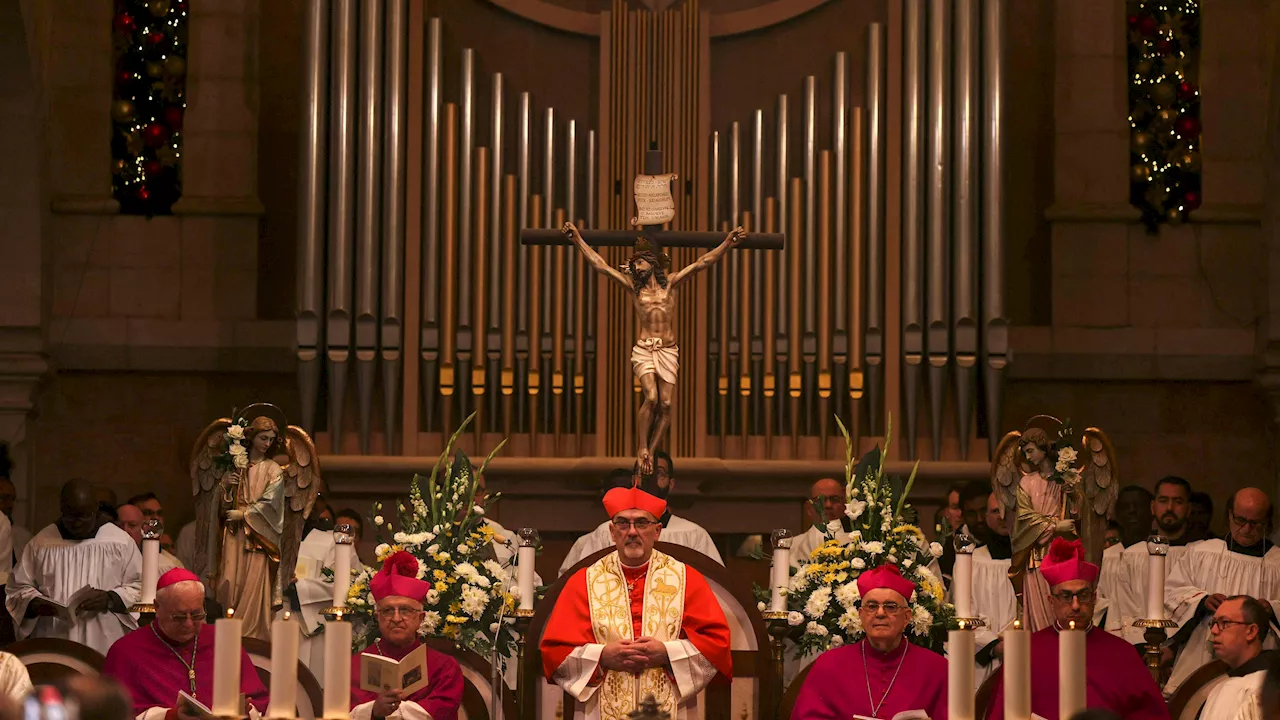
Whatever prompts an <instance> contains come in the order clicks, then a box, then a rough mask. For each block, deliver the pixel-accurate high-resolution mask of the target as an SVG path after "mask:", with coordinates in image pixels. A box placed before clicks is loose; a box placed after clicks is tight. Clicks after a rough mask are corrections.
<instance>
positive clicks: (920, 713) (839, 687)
mask: <svg viewBox="0 0 1280 720" xmlns="http://www.w3.org/2000/svg"><path fill="white" fill-rule="evenodd" d="M915 590H916V586H915V584H914V583H912V582H911V581H910V580H908V579H906V578H904V577H903V576H902V572H901V571H900V570H898V567H897V566H896V565H881V566H879V567H876V568H874V569H871V570H867V571H865V572H863V573H862V574H861V575H859V576H858V594H859V595H860V596H861V597H862V601H861V604H860V605H859V607H858V619H859V620H861V622H862V627H863V630H864V631H865V632H866V637H864V638H862V639H861V640H859V641H858V642H856V643H854V644H852V645H845V646H843V647H839V648H836V649H834V650H828V651H827V652H825V653H823V654H822V655H820V656H818V659H817V660H816V661H815V662H814V663H813V667H812V668H811V669H810V670H809V675H808V677H806V678H805V680H804V685H803V686H801V688H800V695H799V697H797V698H796V705H795V709H793V710H792V711H791V717H792V720H837V718H838V719H839V720H845V719H846V718H849V717H868V718H894V717H897V716H899V715H902V716H903V717H912V718H921V717H928V718H932V720H946V718H947V661H946V660H945V659H944V658H943V657H942V656H941V655H939V654H937V653H935V652H933V651H931V650H928V649H926V648H923V647H920V646H918V645H912V644H911V643H910V642H908V641H907V639H906V636H905V635H904V634H903V633H904V632H905V631H906V629H907V625H908V624H909V623H910V622H911V616H912V612H911V604H910V602H909V601H910V598H911V595H912V593H914V592H915ZM965 662H970V661H969V660H968V658H965ZM864 684H865V687H864Z"/></svg>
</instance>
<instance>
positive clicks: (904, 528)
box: [893, 525, 925, 547]
mask: <svg viewBox="0 0 1280 720" xmlns="http://www.w3.org/2000/svg"><path fill="white" fill-rule="evenodd" d="M893 533H894V534H895V535H898V534H902V535H913V536H915V539H916V544H917V545H920V546H922V547H923V546H924V545H925V540H924V533H923V532H921V531H920V528H918V527H916V526H915V525H899V526H898V527H896V528H894V529H893Z"/></svg>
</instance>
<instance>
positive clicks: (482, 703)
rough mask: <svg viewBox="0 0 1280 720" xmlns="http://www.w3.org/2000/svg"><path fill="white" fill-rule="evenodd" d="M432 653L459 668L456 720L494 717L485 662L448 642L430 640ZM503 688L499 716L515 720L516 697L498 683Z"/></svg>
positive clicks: (488, 666)
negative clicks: (459, 678) (460, 694)
mask: <svg viewBox="0 0 1280 720" xmlns="http://www.w3.org/2000/svg"><path fill="white" fill-rule="evenodd" d="M427 645H429V646H430V647H431V649H432V650H439V651H440V652H442V653H444V654H445V655H448V656H450V657H452V658H453V659H454V660H457V661H458V665H460V666H461V667H462V682H463V685H462V707H461V708H459V709H458V720H489V719H490V718H492V717H494V714H493V712H492V711H491V709H490V707H489V705H490V703H491V702H492V698H493V683H492V682H491V680H490V679H491V678H492V677H493V676H492V674H491V671H492V669H493V666H492V665H491V664H490V663H489V661H488V660H486V659H484V658H482V657H480V656H479V655H478V654H476V653H475V652H472V651H471V650H467V649H465V648H461V647H458V646H457V645H454V644H453V643H451V642H449V641H447V640H441V639H439V638H432V639H430V640H427ZM499 684H500V685H501V686H502V696H501V703H502V716H503V717H504V718H516V717H519V716H518V715H516V698H515V694H514V693H512V692H511V690H510V689H509V688H507V686H506V683H503V682H502V681H501V679H499Z"/></svg>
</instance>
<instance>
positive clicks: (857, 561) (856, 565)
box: [849, 557, 867, 570]
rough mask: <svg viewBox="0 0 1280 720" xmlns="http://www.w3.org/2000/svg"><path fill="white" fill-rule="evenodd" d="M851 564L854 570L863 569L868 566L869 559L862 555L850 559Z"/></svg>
mask: <svg viewBox="0 0 1280 720" xmlns="http://www.w3.org/2000/svg"><path fill="white" fill-rule="evenodd" d="M849 566H850V567H852V568H853V569H854V570H861V569H863V568H865V567H866V566H867V561H866V560H863V559H862V558H860V557H856V558H854V559H852V560H850V561H849Z"/></svg>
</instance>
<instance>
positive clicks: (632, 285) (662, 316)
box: [520, 144, 783, 475]
mask: <svg viewBox="0 0 1280 720" xmlns="http://www.w3.org/2000/svg"><path fill="white" fill-rule="evenodd" d="M675 177H676V176H675V175H674V174H670V173H667V174H664V173H663V172H662V151H661V150H658V149H656V147H654V145H653V144H651V145H650V149H649V150H648V152H646V153H645V159H644V174H643V175H641V176H639V177H638V178H636V182H635V185H634V191H635V201H636V209H637V217H636V218H634V219H633V220H632V225H634V226H635V227H636V228H637V229H638V230H595V231H593V230H585V231H579V230H578V228H576V227H574V226H573V224H572V223H565V224H564V226H563V227H561V228H558V229H542V230H535V229H525V230H521V231H520V241H521V242H522V243H523V244H525V245H565V244H573V245H574V246H575V247H576V248H577V249H578V252H580V253H581V254H582V256H583V257H584V258H585V259H586V261H587V262H588V263H590V264H591V266H592V267H593V268H594V269H595V270H596V272H598V273H600V274H601V275H604V276H605V277H607V278H609V279H611V280H613V281H615V282H616V283H617V284H618V285H620V286H621V287H623V288H624V289H625V290H626V291H627V292H628V293H630V294H631V295H633V303H632V304H633V305H634V307H635V311H636V320H637V325H638V327H639V332H638V334H639V337H637V338H636V342H635V345H634V346H633V347H632V348H631V370H632V372H633V373H634V374H635V376H636V378H637V379H638V380H639V381H640V387H641V389H642V391H643V392H644V400H643V402H642V403H641V405H640V410H639V412H638V414H637V418H636V420H637V422H636V436H637V437H636V465H637V468H638V469H639V471H640V472H641V473H642V474H644V475H649V474H651V473H652V472H653V454H654V452H655V451H656V450H657V449H658V445H659V443H660V441H661V439H662V437H663V434H664V433H665V432H666V431H667V428H668V427H669V426H670V424H671V402H672V400H673V399H674V397H675V383H676V375H677V373H678V372H679V370H680V362H679V358H680V349H679V347H677V345H676V332H675V327H674V320H675V315H676V314H675V290H676V288H677V287H678V286H679V285H680V284H682V283H683V282H684V281H686V280H688V279H689V278H691V277H692V276H693V275H694V274H695V273H697V272H698V271H700V270H705V269H707V268H709V267H711V266H712V265H714V264H716V263H717V262H719V260H720V259H721V258H722V257H724V254H725V253H726V252H728V251H729V250H730V249H731V248H753V249H760V250H780V249H782V242H783V236H782V234H781V233H752V234H750V235H748V234H747V232H746V231H745V230H743V229H742V227H736V228H734V229H733V230H731V231H730V232H729V233H728V235H725V234H723V233H718V232H686V231H676V232H670V231H667V232H664V231H663V230H662V226H663V225H664V224H665V223H668V222H670V221H671V219H672V218H673V217H674V213H675V201H674V200H673V199H672V197H671V181H672V180H674V179H675ZM633 244H634V253H633V254H632V256H631V259H630V260H628V261H627V264H626V265H624V266H621V267H613V266H612V265H610V264H609V263H608V261H606V260H605V259H604V258H602V257H601V256H600V254H599V253H598V252H596V251H595V249H594V248H593V247H592V246H601V247H619V246H627V245H633ZM663 246H666V247H686V248H711V249H710V250H709V251H708V252H707V253H705V254H703V255H702V256H701V257H699V258H698V259H696V260H694V261H693V262H692V263H690V264H689V265H686V266H684V267H682V268H680V269H678V270H676V271H674V272H672V273H671V274H670V275H668V271H669V270H671V259H670V257H668V256H667V254H666V253H665V252H663Z"/></svg>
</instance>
